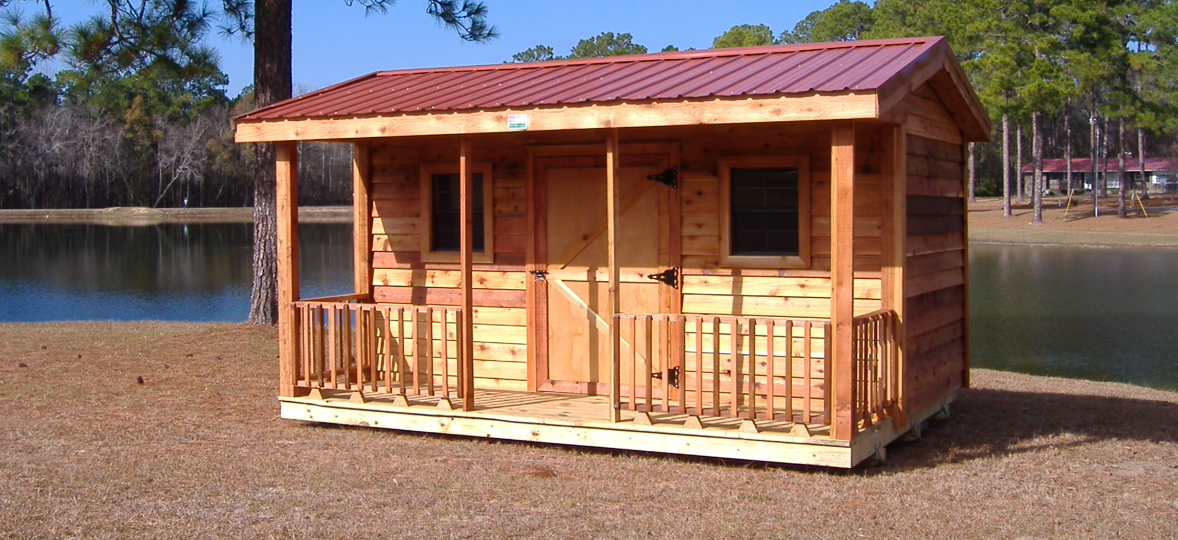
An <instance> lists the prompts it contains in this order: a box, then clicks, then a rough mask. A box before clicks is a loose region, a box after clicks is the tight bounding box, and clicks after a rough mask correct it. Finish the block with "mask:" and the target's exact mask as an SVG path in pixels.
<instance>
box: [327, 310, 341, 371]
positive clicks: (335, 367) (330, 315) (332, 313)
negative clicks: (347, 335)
mask: <svg viewBox="0 0 1178 540" xmlns="http://www.w3.org/2000/svg"><path fill="white" fill-rule="evenodd" d="M327 319H328V327H327V341H328V344H329V345H330V347H329V348H328V355H329V357H330V358H329V359H330V361H331V387H332V388H339V340H338V339H336V338H337V334H339V328H337V327H338V326H339V322H338V319H339V310H338V309H333V308H329V309H328V311H327Z"/></svg>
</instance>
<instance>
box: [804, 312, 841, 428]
mask: <svg viewBox="0 0 1178 540" xmlns="http://www.w3.org/2000/svg"><path fill="white" fill-rule="evenodd" d="M830 338H831V336H830V321H826V322H824V323H823V324H822V388H823V390H822V391H823V398H822V423H823V424H826V425H830V418H831V416H830V412H831V402H830V401H831V396H833V395H834V390H833V389H832V388H831V387H830V381H831V378H830V376H831V373H830V365H831V362H832V361H833V359H832V358H831V350H832V349H833V345H832V344H831V339H830ZM852 388H853V386H852ZM806 414H809V412H808V411H807V413H806ZM807 418H808V417H807Z"/></svg>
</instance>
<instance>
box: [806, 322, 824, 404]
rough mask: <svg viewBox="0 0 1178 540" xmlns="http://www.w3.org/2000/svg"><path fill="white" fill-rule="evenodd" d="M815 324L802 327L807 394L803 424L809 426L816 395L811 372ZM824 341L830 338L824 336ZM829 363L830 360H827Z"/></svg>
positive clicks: (811, 323)
mask: <svg viewBox="0 0 1178 540" xmlns="http://www.w3.org/2000/svg"><path fill="white" fill-rule="evenodd" d="M813 328H814V323H813V322H812V321H806V322H805V326H803V327H802V361H803V362H805V363H804V364H802V377H803V379H802V385H803V386H804V388H803V390H804V391H805V394H802V423H805V424H809V423H810V422H811V420H812V419H811V418H810V411H811V410H813V409H811V408H810V394H812V393H814V382H813V380H812V378H811V377H812V375H813V374H812V373H811V370H812V369H813V368H814V359H813V356H812V355H811V353H812V352H813V350H812V349H813V347H812V345H813V343H812V342H811V340H810V338H811V336H812V335H813ZM822 339H823V341H830V336H828V335H823V336H822ZM827 361H829V359H827ZM823 392H830V389H829V388H827V389H824V390H823Z"/></svg>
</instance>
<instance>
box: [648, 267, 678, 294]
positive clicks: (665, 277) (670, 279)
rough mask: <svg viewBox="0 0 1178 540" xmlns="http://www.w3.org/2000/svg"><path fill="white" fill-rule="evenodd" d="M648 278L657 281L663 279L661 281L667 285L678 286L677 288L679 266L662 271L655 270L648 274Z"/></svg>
mask: <svg viewBox="0 0 1178 540" xmlns="http://www.w3.org/2000/svg"><path fill="white" fill-rule="evenodd" d="M646 278H647V279H653V280H655V281H661V282H663V283H666V284H667V285H670V286H671V287H673V288H676V289H678V288H679V268H678V267H671V268H668V269H666V270H663V271H662V272H655V273H653V274H647V275H646Z"/></svg>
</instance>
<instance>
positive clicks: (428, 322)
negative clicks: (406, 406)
mask: <svg viewBox="0 0 1178 540" xmlns="http://www.w3.org/2000/svg"><path fill="white" fill-rule="evenodd" d="M425 347H426V351H425V374H426V377H425V378H426V380H427V381H429V382H427V383H426V384H428V385H429V389H428V390H427V391H428V392H429V395H431V396H432V395H434V380H435V370H434V308H432V307H427V308H425Z"/></svg>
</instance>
